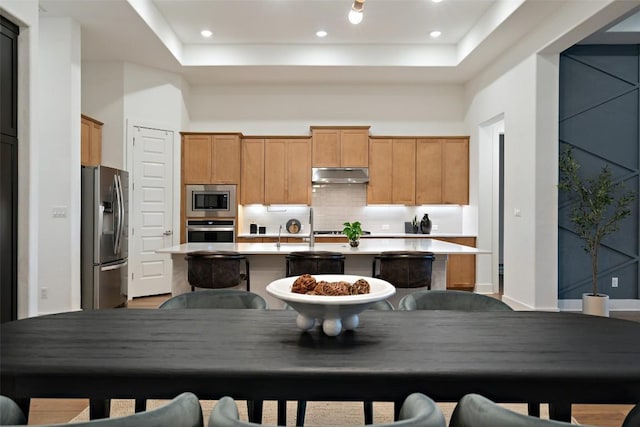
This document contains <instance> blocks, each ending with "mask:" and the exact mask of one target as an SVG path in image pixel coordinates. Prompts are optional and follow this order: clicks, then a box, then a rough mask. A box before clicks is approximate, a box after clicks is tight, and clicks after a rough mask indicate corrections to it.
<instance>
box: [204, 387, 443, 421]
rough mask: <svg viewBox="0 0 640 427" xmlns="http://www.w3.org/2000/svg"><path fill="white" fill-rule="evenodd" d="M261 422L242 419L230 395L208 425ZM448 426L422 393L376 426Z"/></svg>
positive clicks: (414, 396) (218, 404)
mask: <svg viewBox="0 0 640 427" xmlns="http://www.w3.org/2000/svg"><path fill="white" fill-rule="evenodd" d="M257 425H259V424H254V423H249V422H246V421H241V420H240V416H239V414H238V407H237V405H236V403H235V401H234V400H233V399H232V398H230V397H223V398H222V399H220V400H219V401H218V403H217V404H216V406H215V407H214V408H213V411H211V416H210V417H209V426H208V427H249V426H257ZM400 426H402V427H446V421H445V419H444V415H443V414H442V411H441V410H440V408H439V407H438V405H437V404H436V403H435V402H434V401H433V400H431V399H429V398H428V397H427V396H425V395H424V394H421V393H413V394H411V395H409V396H408V397H407V398H406V399H405V401H404V403H403V404H402V408H401V409H400V416H399V418H398V421H396V422H392V423H388V424H376V427H400Z"/></svg>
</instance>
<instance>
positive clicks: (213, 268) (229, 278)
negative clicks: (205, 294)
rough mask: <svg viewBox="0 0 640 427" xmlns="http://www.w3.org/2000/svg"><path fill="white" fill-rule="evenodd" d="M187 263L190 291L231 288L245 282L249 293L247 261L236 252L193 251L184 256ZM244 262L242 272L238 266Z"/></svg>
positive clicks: (249, 281) (249, 282) (249, 280)
mask: <svg viewBox="0 0 640 427" xmlns="http://www.w3.org/2000/svg"><path fill="white" fill-rule="evenodd" d="M184 259H186V260H187V262H188V281H189V284H190V285H191V290H192V291H194V290H195V288H208V289H220V288H232V287H234V286H238V285H239V284H240V283H241V282H243V281H246V282H247V291H251V279H250V277H249V260H248V259H247V257H246V256H244V255H241V254H239V253H238V252H228V251H195V252H189V253H187V255H186V256H185V258H184ZM242 261H244V272H241V271H240V264H241V262H242Z"/></svg>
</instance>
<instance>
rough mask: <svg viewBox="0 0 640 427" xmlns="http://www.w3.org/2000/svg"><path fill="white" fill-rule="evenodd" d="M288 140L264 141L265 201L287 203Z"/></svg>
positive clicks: (268, 202) (267, 202)
mask: <svg viewBox="0 0 640 427" xmlns="http://www.w3.org/2000/svg"><path fill="white" fill-rule="evenodd" d="M286 159H287V141H286V140H283V139H267V140H265V143H264V203H265V204H267V205H270V204H277V203H280V204H284V203H287V187H286V185H287V169H286V167H287V161H286Z"/></svg>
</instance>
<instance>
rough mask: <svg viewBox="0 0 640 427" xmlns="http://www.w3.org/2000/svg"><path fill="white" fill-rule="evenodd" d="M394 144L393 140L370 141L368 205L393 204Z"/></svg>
mask: <svg viewBox="0 0 640 427" xmlns="http://www.w3.org/2000/svg"><path fill="white" fill-rule="evenodd" d="M392 142H393V141H392V140H391V139H370V140H369V184H368V185H367V203H368V204H388V203H391V189H392V186H391V171H392V163H393V162H392V159H393V144H392Z"/></svg>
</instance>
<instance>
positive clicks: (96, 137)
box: [80, 114, 103, 166]
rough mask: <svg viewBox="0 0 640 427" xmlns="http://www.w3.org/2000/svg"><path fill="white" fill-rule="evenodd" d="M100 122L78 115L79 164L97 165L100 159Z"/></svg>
mask: <svg viewBox="0 0 640 427" xmlns="http://www.w3.org/2000/svg"><path fill="white" fill-rule="evenodd" d="M102 125H103V124H102V122H99V121H97V120H95V119H92V118H91V117H89V116H85V115H84V114H83V115H81V116H80V164H82V165H84V166H98V165H99V164H100V162H101V161H102Z"/></svg>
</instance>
